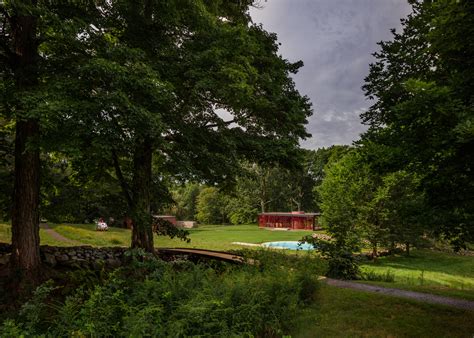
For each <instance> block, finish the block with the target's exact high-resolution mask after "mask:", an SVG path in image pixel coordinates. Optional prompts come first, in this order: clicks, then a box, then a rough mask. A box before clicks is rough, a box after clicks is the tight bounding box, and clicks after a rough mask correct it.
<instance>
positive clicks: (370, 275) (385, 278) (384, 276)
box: [360, 270, 395, 283]
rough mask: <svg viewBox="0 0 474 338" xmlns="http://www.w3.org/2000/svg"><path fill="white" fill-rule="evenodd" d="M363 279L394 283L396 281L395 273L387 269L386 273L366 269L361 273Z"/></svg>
mask: <svg viewBox="0 0 474 338" xmlns="http://www.w3.org/2000/svg"><path fill="white" fill-rule="evenodd" d="M360 277H361V279H362V280H368V281H376V282H387V283H393V282H394V281H395V274H394V273H393V272H392V271H390V270H387V271H385V272H384V273H378V272H376V271H374V270H365V271H364V272H362V273H361V274H360Z"/></svg>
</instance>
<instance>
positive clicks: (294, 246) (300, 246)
mask: <svg viewBox="0 0 474 338" xmlns="http://www.w3.org/2000/svg"><path fill="white" fill-rule="evenodd" d="M262 246H264V247H266V248H272V249H286V250H314V247H313V245H312V244H309V243H300V242H298V241H282V242H266V243H262Z"/></svg>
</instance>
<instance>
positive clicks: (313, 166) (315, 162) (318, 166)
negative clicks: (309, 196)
mask: <svg viewBox="0 0 474 338" xmlns="http://www.w3.org/2000/svg"><path fill="white" fill-rule="evenodd" d="M349 149H350V147H349V146H340V145H334V146H331V147H329V148H319V149H317V150H316V151H312V152H311V153H309V154H308V156H309V168H308V171H309V174H310V176H311V177H312V179H313V181H314V183H313V188H312V189H313V199H314V207H315V210H317V211H319V210H320V204H321V197H320V196H319V192H318V187H319V186H320V185H321V184H322V182H323V180H324V178H325V176H326V168H327V167H328V166H329V165H330V164H331V163H334V162H336V161H338V160H340V159H341V158H342V157H343V156H344V155H345V154H346V153H347V152H348V151H349Z"/></svg>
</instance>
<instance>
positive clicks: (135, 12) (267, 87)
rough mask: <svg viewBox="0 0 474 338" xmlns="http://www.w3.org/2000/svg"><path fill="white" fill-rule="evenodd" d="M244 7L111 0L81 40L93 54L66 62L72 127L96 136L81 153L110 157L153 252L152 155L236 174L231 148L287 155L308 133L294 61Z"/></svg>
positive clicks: (190, 173)
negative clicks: (73, 74) (71, 78)
mask: <svg viewBox="0 0 474 338" xmlns="http://www.w3.org/2000/svg"><path fill="white" fill-rule="evenodd" d="M249 5H250V2H249V3H243V2H241V1H239V2H228V3H225V4H220V5H212V6H211V5H207V3H206V2H201V1H184V0H182V1H178V0H176V1H173V2H169V1H151V0H147V1H141V2H139V3H136V2H127V1H125V2H108V3H107V4H106V5H105V6H106V7H107V10H103V11H102V12H101V15H102V17H101V18H100V19H99V20H97V21H95V22H94V27H95V28H96V29H89V30H88V32H87V34H88V35H87V36H85V39H84V40H85V42H84V44H86V45H87V50H91V51H93V53H90V55H86V56H85V57H84V58H83V60H82V61H81V63H78V62H75V63H72V64H73V65H75V66H76V67H77V77H78V78H80V79H81V81H80V83H76V84H74V86H75V87H72V86H71V85H70V92H71V93H74V97H75V100H76V102H77V104H75V105H74V106H75V107H78V108H79V109H78V111H76V112H75V113H76V114H77V113H78V114H80V115H79V116H80V117H79V118H78V119H76V120H75V121H70V122H71V124H72V125H74V124H75V125H76V127H70V128H71V129H74V130H75V131H77V132H82V137H81V138H82V139H88V140H93V141H92V142H90V143H92V147H91V145H89V146H88V147H87V148H88V154H90V153H91V152H94V153H95V154H96V155H97V156H98V157H99V158H102V160H101V162H105V161H106V160H105V159H112V161H110V160H109V162H111V163H113V164H114V168H115V170H116V177H117V179H118V180H119V181H120V184H121V187H122V189H123V192H124V196H125V199H126V201H127V203H128V208H129V210H130V211H131V214H132V218H133V219H134V227H133V235H132V246H133V247H142V248H145V249H146V250H148V251H152V250H153V236H151V217H150V212H151V207H150V191H149V187H150V182H151V181H152V174H153V169H154V168H153V165H152V163H153V158H154V157H158V158H159V159H160V162H161V163H162V165H161V167H160V168H156V167H155V169H156V170H157V172H158V173H160V172H161V173H163V172H171V173H172V174H174V175H176V176H181V177H186V176H187V177H188V178H199V179H203V180H208V181H210V182H211V181H212V182H216V181H223V180H228V179H229V177H231V176H233V175H234V174H235V173H236V169H235V168H236V166H237V163H238V162H237V160H238V158H239V157H244V158H248V159H255V158H257V157H260V158H261V157H264V158H265V160H268V161H278V160H280V161H281V160H285V159H286V158H288V157H289V155H288V154H290V151H289V150H291V149H293V148H294V147H296V146H297V142H298V139H299V138H300V137H305V136H307V134H306V131H305V129H304V124H305V123H306V118H307V116H309V114H310V113H311V111H310V104H309V102H308V99H307V98H306V97H301V96H300V95H299V93H298V92H297V91H296V89H295V88H294V83H293V81H292V80H291V78H290V76H289V74H291V73H294V72H296V71H297V69H298V68H299V67H300V66H301V63H294V64H293V63H289V62H288V61H286V60H283V59H281V58H280V57H279V56H277V54H276V52H277V44H276V36H275V35H273V34H269V33H267V32H265V31H264V30H263V29H262V28H261V27H260V26H256V25H252V24H251V23H250V17H249V15H248V6H249ZM178 9H179V10H178ZM178 12H179V15H178ZM117 27H118V29H117ZM78 93H79V95H78ZM71 99H72V98H71ZM218 109H226V110H227V111H229V112H230V113H231V114H232V115H233V119H232V120H230V121H226V120H223V119H222V117H221V116H220V115H219V114H218V113H217V110H218ZM85 126H88V127H89V129H87V128H85ZM81 147H84V146H81ZM262 155H263V156H262ZM210 163H212V165H210Z"/></svg>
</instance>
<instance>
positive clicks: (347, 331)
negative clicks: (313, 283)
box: [292, 285, 474, 337]
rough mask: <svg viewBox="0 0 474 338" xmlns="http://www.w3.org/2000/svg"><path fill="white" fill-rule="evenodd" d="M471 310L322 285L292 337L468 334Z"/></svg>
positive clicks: (473, 329)
mask: <svg viewBox="0 0 474 338" xmlns="http://www.w3.org/2000/svg"><path fill="white" fill-rule="evenodd" d="M473 333H474V312H473V311H463V310H457V309H452V308H448V307H444V306H438V305H429V304H423V303H420V302H416V301H411V300H406V299H402V298H396V297H390V296H385V295H379V294H373V293H368V292H362V291H356V290H349V289H337V288H334V287H330V286H326V285H323V286H322V287H321V290H320V292H319V297H318V299H317V300H316V301H315V304H314V305H313V308H312V309H311V308H310V309H308V310H306V312H305V314H304V315H303V316H302V317H300V318H299V320H298V325H297V326H296V327H295V331H294V332H293V333H292V336H294V337H472V335H473Z"/></svg>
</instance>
